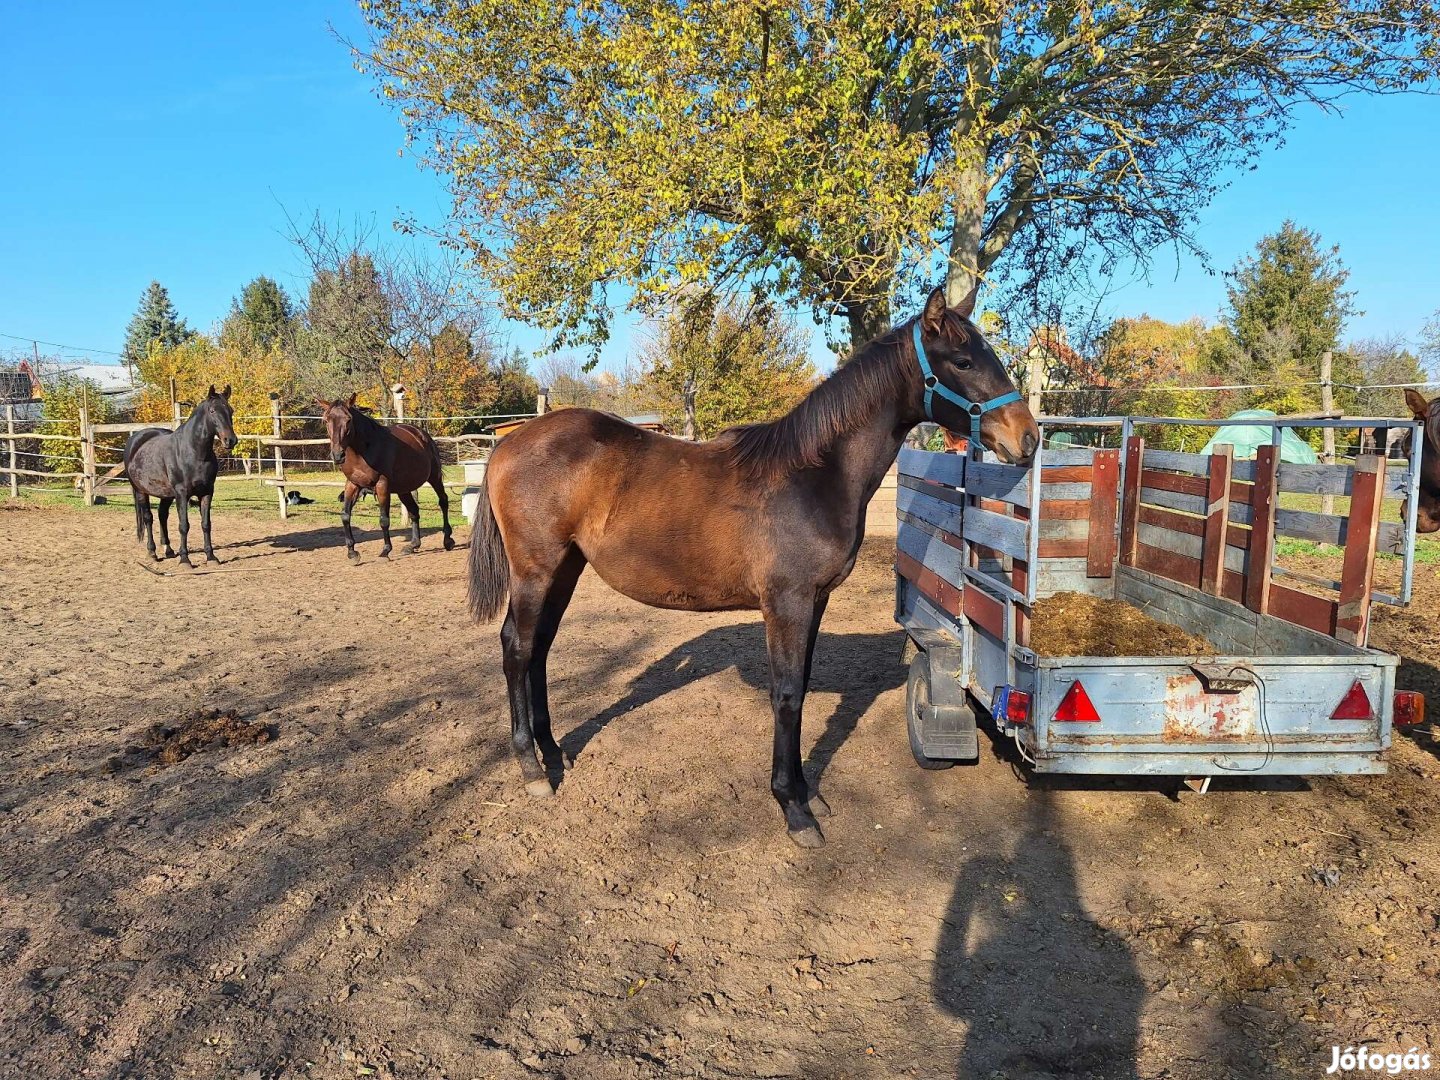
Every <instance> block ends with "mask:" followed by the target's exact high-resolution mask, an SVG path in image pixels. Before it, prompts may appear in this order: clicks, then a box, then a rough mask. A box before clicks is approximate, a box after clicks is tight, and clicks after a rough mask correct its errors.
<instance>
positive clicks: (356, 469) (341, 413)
mask: <svg viewBox="0 0 1440 1080" xmlns="http://www.w3.org/2000/svg"><path fill="white" fill-rule="evenodd" d="M316 404H317V405H319V406H320V414H321V419H323V420H324V421H325V430H326V433H327V434H328V435H329V436H330V457H331V459H332V460H334V462H335V464H336V465H338V466H340V471H341V472H343V473H344V474H345V491H344V493H343V495H342V496H341V498H342V499H343V505H342V507H341V510H340V521H341V522H342V523H343V524H344V526H345V554H346V556H347V557H348V558H351V559H358V558H359V557H360V553H359V552H357V551H356V550H355V532H354V530H352V529H351V528H350V513H351V511H352V510H354V508H355V500H356V499H358V498H359V497H360V492H362V491H373V492H374V493H375V503H376V505H377V506H379V508H380V532H381V535H382V536H383V537H384V539H385V543H384V546H382V547H381V548H380V557H381V558H382V559H388V558H389V557H390V496H391V495H392V494H393V495H395V496H396V497H398V498H399V500H400V502H401V503H402V504H403V505H404V507H405V509H406V510H408V511H409V512H410V543H409V544H408V545H407V546H406V547H405V550H406V551H407V552H416V551H419V550H420V504H419V503H417V502H416V501H415V496H414V494H413V492H415V491H416V490H417V489H419V488H420V487H421V486H422V485H424V484H427V483H428V484H429V485H430V486H431V487H432V488H434V489H435V497H436V498H437V499H438V500H439V501H440V520H441V522H442V524H443V526H444V533H445V550H446V551H449V550H450V549H451V548H453V547H454V546H455V538H454V537H453V536H451V535H450V532H451V530H450V497H449V496H448V495H447V494H446V493H445V476H444V473H443V471H442V469H441V466H440V451H439V450H438V449H436V446H435V440H434V439H432V438H431V437H430V436H429V435H428V434H426V433H425V432H423V431H421V430H420V429H419V428H417V427H413V426H412V425H410V424H390V425H388V426H387V425H385V424H382V423H380V422H379V421H378V420H376V419H375V418H374V417H372V416H371V415H370V410H369V409H366V408H364V407H363V406H360V405H356V404H355V395H354V394H351V395H350V400H349V401H323V400H321V399H318V398H317V399H316Z"/></svg>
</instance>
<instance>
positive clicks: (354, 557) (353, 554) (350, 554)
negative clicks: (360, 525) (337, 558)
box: [345, 548, 360, 562]
mask: <svg viewBox="0 0 1440 1080" xmlns="http://www.w3.org/2000/svg"><path fill="white" fill-rule="evenodd" d="M345 557H346V558H347V559H349V560H350V561H351V562H356V561H358V560H359V558H360V552H358V551H356V550H355V549H354V548H351V549H350V550H349V551H347V552H345Z"/></svg>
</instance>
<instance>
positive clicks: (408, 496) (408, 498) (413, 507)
mask: <svg viewBox="0 0 1440 1080" xmlns="http://www.w3.org/2000/svg"><path fill="white" fill-rule="evenodd" d="M396 494H398V495H399V496H400V505H401V506H403V507H405V509H406V510H407V511H408V512H409V514H410V546H409V547H407V548H405V550H406V551H408V552H410V553H411V554H412V555H413V554H414V553H415V552H417V551H419V550H420V504H419V503H418V502H416V501H415V496H414V495H413V494H412V493H411V492H408V491H400V492H396Z"/></svg>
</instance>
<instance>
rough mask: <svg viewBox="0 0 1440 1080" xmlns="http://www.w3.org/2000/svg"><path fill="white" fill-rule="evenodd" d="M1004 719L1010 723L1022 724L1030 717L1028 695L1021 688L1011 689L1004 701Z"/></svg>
mask: <svg viewBox="0 0 1440 1080" xmlns="http://www.w3.org/2000/svg"><path fill="white" fill-rule="evenodd" d="M1005 719H1007V720H1009V721H1010V722H1011V723H1012V724H1023V723H1026V722H1027V721H1028V720H1029V719H1030V695H1029V694H1027V693H1025V691H1023V690H1011V691H1010V696H1009V697H1008V698H1007V699H1006V701H1005Z"/></svg>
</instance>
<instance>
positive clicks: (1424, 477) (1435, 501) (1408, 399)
mask: <svg viewBox="0 0 1440 1080" xmlns="http://www.w3.org/2000/svg"><path fill="white" fill-rule="evenodd" d="M1405 404H1407V405H1409V406H1410V411H1411V412H1412V413H1414V414H1415V419H1416V420H1419V421H1420V423H1422V424H1424V425H1425V426H1424V427H1423V428H1422V429H1421V438H1420V445H1419V446H1415V445H1413V443H1414V440H1413V439H1410V438H1409V437H1408V436H1407V438H1406V442H1407V443H1410V444H1412V445H1408V446H1406V448H1405V449H1406V453H1407V454H1419V455H1420V501H1419V502H1418V503H1417V504H1416V512H1415V531H1416V532H1422V533H1432V532H1440V397H1437V398H1435V399H1433V400H1431V401H1426V400H1425V398H1424V396H1423V395H1421V394H1420V393H1418V392H1417V391H1414V390H1406V391H1405Z"/></svg>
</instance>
